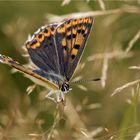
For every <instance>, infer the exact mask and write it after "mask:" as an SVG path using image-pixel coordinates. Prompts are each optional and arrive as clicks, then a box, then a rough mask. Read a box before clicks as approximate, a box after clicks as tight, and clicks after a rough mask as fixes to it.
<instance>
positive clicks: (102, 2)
mask: <svg viewBox="0 0 140 140" xmlns="http://www.w3.org/2000/svg"><path fill="white" fill-rule="evenodd" d="M98 2H99V5H100V7H101V9H102V10H105V9H106V8H105V3H104V1H103V0H98Z"/></svg>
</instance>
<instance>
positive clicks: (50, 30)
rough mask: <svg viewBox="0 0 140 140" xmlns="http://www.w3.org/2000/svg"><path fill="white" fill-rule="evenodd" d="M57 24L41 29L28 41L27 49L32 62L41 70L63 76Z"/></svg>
mask: <svg viewBox="0 0 140 140" xmlns="http://www.w3.org/2000/svg"><path fill="white" fill-rule="evenodd" d="M56 26H57V24H53V25H49V26H44V27H41V28H40V29H39V30H38V31H37V32H36V33H34V35H33V37H32V38H31V39H30V40H28V41H27V43H26V48H27V50H28V52H29V55H30V57H31V60H32V61H33V63H34V64H36V65H37V66H38V67H39V68H40V69H42V70H44V71H46V72H54V73H55V74H58V75H61V73H60V66H59V58H58V53H57V47H56V43H55V39H54V32H55V28H56Z"/></svg>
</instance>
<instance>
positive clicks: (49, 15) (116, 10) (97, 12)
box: [46, 6, 140, 22]
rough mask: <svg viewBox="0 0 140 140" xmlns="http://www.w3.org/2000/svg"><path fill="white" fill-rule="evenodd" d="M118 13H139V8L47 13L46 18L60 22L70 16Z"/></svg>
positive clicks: (128, 7) (127, 7)
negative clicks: (64, 13)
mask: <svg viewBox="0 0 140 140" xmlns="http://www.w3.org/2000/svg"><path fill="white" fill-rule="evenodd" d="M120 13H135V14H140V8H139V7H134V6H125V7H122V8H118V9H111V10H104V11H101V10H97V11H89V12H80V13H72V14H66V15H63V16H58V15H53V14H47V15H46V18H47V19H48V20H49V22H56V21H57V22H60V21H63V20H65V19H68V18H70V17H72V18H80V17H87V16H94V17H95V16H105V15H110V14H120Z"/></svg>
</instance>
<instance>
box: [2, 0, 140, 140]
mask: <svg viewBox="0 0 140 140" xmlns="http://www.w3.org/2000/svg"><path fill="white" fill-rule="evenodd" d="M77 16H93V17H95V23H94V25H93V29H92V32H91V35H90V37H89V40H88V43H87V47H86V50H85V52H84V55H83V57H82V60H81V63H80V64H79V69H77V72H76V73H75V76H74V78H76V77H82V78H83V79H90V78H92V77H93V78H98V77H101V82H91V83H83V84H81V83H80V85H78V84H72V85H71V86H72V88H73V90H72V92H71V93H70V94H68V95H67V96H66V106H65V108H64V106H63V105H62V104H59V105H56V104H55V103H53V102H52V101H50V100H48V99H44V95H45V94H46V93H47V91H46V90H45V89H44V88H42V87H40V86H34V85H33V83H32V82H31V81H30V80H28V79H27V78H25V77H23V76H22V75H21V74H19V73H14V74H12V72H11V68H9V67H8V66H5V65H2V64H0V139H2V140H11V139H12V140H14V139H17V140H18V139H20V140H22V139H24V140H25V139H27V140H28V139H31V140H46V139H56V140H67V139H68V140H73V139H74V140H93V139H95V140H109V139H110V140H132V139H134V140H139V139H140V109H139V108H140V87H139V82H140V71H139V70H140V66H139V65H140V59H139V58H140V1H139V0H121V1H117V0H116V1H115V0H96V1H92V0H79V1H71V0H64V1H46V2H45V1H40V2H39V1H9V2H8V1H7V2H4V1H3V2H2V1H1V2H0V46H1V47H0V53H1V54H5V55H8V56H10V57H12V58H14V59H15V60H18V61H19V62H21V63H22V64H26V63H27V62H28V58H27V57H23V55H24V56H25V51H24V50H23V47H22V46H23V45H24V43H25V41H26V40H27V38H28V34H29V33H31V34H33V32H34V31H36V30H37V29H38V28H39V27H40V26H42V25H44V24H49V23H53V22H56V21H57V22H58V21H62V20H64V19H66V18H71V17H77ZM31 85H33V86H31ZM29 86H30V87H29ZM27 88H28V89H27ZM26 89H27V90H26ZM32 90H33V91H32ZM27 92H28V93H29V92H31V93H30V94H29V95H28V94H27Z"/></svg>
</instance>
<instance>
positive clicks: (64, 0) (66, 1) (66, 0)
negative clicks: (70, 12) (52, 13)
mask: <svg viewBox="0 0 140 140" xmlns="http://www.w3.org/2000/svg"><path fill="white" fill-rule="evenodd" d="M70 1H71V0H63V2H62V4H61V6H65V5H68V4H69V3H70Z"/></svg>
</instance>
